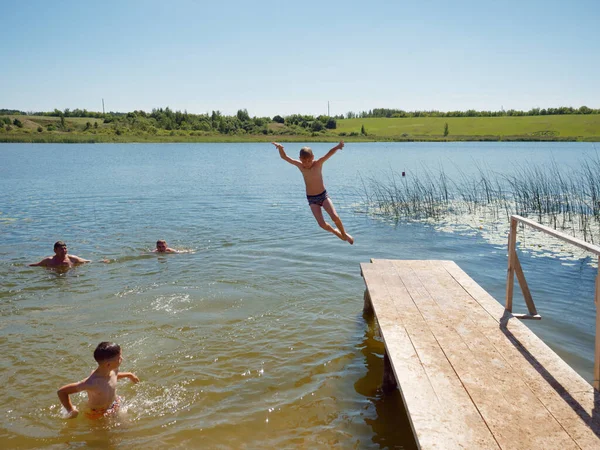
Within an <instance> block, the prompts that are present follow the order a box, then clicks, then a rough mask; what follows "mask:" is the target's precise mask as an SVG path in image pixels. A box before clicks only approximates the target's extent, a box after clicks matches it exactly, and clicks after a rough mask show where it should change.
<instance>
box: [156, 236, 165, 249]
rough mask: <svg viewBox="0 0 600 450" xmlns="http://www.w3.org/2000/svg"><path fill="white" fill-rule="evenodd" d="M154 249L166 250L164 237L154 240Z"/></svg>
mask: <svg viewBox="0 0 600 450" xmlns="http://www.w3.org/2000/svg"><path fill="white" fill-rule="evenodd" d="M156 250H158V251H159V252H166V251H167V241H165V240H164V239H159V240H158V241H156Z"/></svg>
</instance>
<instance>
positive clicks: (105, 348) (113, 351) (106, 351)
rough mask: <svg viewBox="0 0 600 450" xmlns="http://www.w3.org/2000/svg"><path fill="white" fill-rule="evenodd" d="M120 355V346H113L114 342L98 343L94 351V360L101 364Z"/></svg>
mask: <svg viewBox="0 0 600 450" xmlns="http://www.w3.org/2000/svg"><path fill="white" fill-rule="evenodd" d="M120 354H121V346H120V345H119V344H115V343H114V342H100V343H99V344H98V347H96V350H94V359H95V360H96V362H98V363H101V362H102V361H106V360H108V359H112V358H114V357H115V356H119V355H120Z"/></svg>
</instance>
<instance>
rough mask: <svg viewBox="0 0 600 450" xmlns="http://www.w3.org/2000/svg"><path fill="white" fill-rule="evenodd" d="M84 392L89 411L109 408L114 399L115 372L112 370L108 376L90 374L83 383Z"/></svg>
mask: <svg viewBox="0 0 600 450" xmlns="http://www.w3.org/2000/svg"><path fill="white" fill-rule="evenodd" d="M85 391H87V394H88V406H89V407H90V408H91V409H100V408H102V409H107V408H109V407H110V406H111V405H112V404H113V403H114V401H115V399H116V392H117V372H116V371H114V370H113V371H111V372H110V374H109V375H108V376H102V375H98V374H97V373H96V372H94V373H92V374H91V375H90V376H89V378H88V379H87V380H86V381H85Z"/></svg>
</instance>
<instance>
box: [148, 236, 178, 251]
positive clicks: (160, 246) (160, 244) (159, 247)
mask: <svg viewBox="0 0 600 450" xmlns="http://www.w3.org/2000/svg"><path fill="white" fill-rule="evenodd" d="M152 251H153V252H156V253H179V252H178V251H177V250H175V249H174V248H170V247H169V246H168V245H167V242H166V241H165V240H163V239H159V240H158V241H156V248H155V249H154V250H152Z"/></svg>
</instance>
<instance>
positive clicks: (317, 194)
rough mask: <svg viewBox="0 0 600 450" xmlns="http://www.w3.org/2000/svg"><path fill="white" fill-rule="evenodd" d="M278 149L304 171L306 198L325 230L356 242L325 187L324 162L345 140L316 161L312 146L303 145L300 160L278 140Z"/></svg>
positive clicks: (343, 239)
mask: <svg viewBox="0 0 600 450" xmlns="http://www.w3.org/2000/svg"><path fill="white" fill-rule="evenodd" d="M272 144H273V145H274V146H275V147H277V150H279V156H281V158H282V159H283V160H285V161H287V162H289V163H290V164H293V165H294V166H296V167H297V168H298V169H300V172H302V176H303V177H304V183H305V184H306V198H307V200H308V205H309V206H310V209H311V211H312V213H313V215H314V216H315V219H317V223H318V224H319V226H320V227H321V228H323V229H324V230H327V231H329V232H330V233H333V234H335V235H336V236H337V237H339V238H340V239H341V240H342V241H347V242H349V243H350V244H354V239H353V238H352V236H350V235H349V234H348V233H346V230H344V225H342V221H341V220H340V217H339V216H338V214H337V212H336V211H335V208H334V207H333V202H332V201H331V199H330V198H329V195H328V194H327V190H326V189H325V184H324V183H323V172H322V169H323V163H324V162H325V161H327V160H328V159H329V158H331V157H332V156H333V154H334V153H335V152H337V151H338V150H341V149H342V148H344V141H340V143H339V144H338V145H336V146H335V147H333V148H332V149H331V150H329V151H328V152H327V153H326V154H325V155H324V156H322V157H320V158H319V159H317V160H316V161H315V157H314V155H313V152H312V150H311V149H310V147H302V149H301V150H300V160H297V159H292V158H290V157H289V156H288V155H286V153H285V151H284V149H283V145H281V144H278V143H277V142H273V143H272ZM321 208H324V209H325V211H327V214H329V217H331V219H332V220H333V221H334V222H335V224H336V225H337V228H333V227H332V226H331V225H329V224H328V223H327V222H325V219H324V217H323V211H322V210H321Z"/></svg>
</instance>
